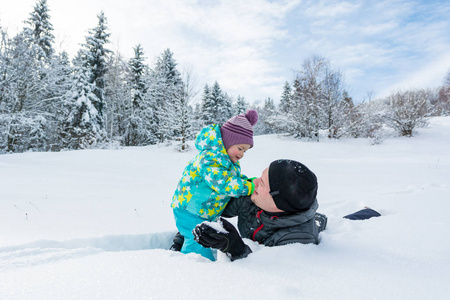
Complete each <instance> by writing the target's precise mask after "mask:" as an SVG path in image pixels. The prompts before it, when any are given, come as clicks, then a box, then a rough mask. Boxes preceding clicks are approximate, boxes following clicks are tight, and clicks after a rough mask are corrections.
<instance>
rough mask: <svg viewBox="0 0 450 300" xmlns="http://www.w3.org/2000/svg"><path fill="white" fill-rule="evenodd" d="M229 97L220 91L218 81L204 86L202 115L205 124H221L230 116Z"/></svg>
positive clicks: (230, 105)
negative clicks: (209, 85) (210, 85)
mask: <svg viewBox="0 0 450 300" xmlns="http://www.w3.org/2000/svg"><path fill="white" fill-rule="evenodd" d="M232 113H233V112H232V104H231V99H230V97H228V95H227V94H224V93H223V92H222V89H221V88H220V85H219V83H217V81H216V82H214V85H213V86H212V87H211V88H209V87H208V86H207V85H206V86H205V88H204V93H203V98H202V116H203V122H204V124H205V125H210V124H223V123H225V122H226V121H228V119H229V118H231V117H232Z"/></svg>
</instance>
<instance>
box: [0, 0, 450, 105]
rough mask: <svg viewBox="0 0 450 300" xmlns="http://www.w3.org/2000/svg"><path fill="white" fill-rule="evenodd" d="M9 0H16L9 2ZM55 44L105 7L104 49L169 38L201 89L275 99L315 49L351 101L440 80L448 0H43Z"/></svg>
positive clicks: (22, 14) (447, 50) (66, 41)
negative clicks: (207, 86) (108, 38)
mask: <svg viewBox="0 0 450 300" xmlns="http://www.w3.org/2000/svg"><path fill="white" fill-rule="evenodd" d="M13 2H14V3H13ZM35 2H36V1H35V0H19V1H11V0H0V24H1V25H2V27H4V28H7V31H8V32H9V34H10V35H12V34H14V33H16V32H17V30H19V29H21V28H22V27H23V25H22V21H23V20H25V19H27V18H28V16H29V13H30V12H31V11H32V8H33V6H34V4H35ZM47 2H48V5H49V8H50V10H51V11H50V14H51V18H52V19H51V21H52V24H53V26H54V29H55V36H56V42H57V43H56V48H57V49H59V50H66V51H68V52H69V53H70V54H74V53H75V52H76V51H77V50H78V49H79V44H81V43H84V37H85V36H86V35H87V31H88V29H90V28H93V27H95V26H96V24H97V17H96V15H97V14H98V13H100V11H102V10H103V11H104V12H105V15H106V17H107V18H108V24H109V28H110V32H111V33H112V36H111V42H112V43H111V45H110V49H112V50H114V51H118V52H120V53H121V54H122V55H123V56H125V57H126V58H129V57H131V56H132V55H133V50H132V48H133V47H135V46H136V45H137V44H139V43H140V44H141V45H142V46H143V49H144V52H145V55H146V57H147V58H148V60H147V62H148V63H149V64H150V65H152V64H153V62H154V60H155V59H156V57H157V56H158V55H159V54H160V53H162V51H163V50H164V49H167V48H170V49H171V50H172V52H173V53H174V57H175V59H176V60H177V62H178V63H179V68H180V70H181V71H183V70H188V69H191V70H192V72H193V73H194V75H195V77H196V82H197V87H198V89H199V90H200V91H201V90H202V88H203V86H204V84H210V85H212V84H213V83H214V81H217V82H218V83H219V84H220V85H221V87H222V89H223V90H224V91H225V92H227V93H228V94H229V95H230V96H233V97H234V98H236V97H237V96H238V95H241V96H244V97H245V99H246V100H247V101H248V102H254V101H258V100H260V101H261V100H264V99H265V98H267V97H271V98H273V99H275V101H278V99H279V97H280V95H281V92H282V88H283V85H284V82H285V81H289V82H292V80H293V79H294V77H295V74H296V71H298V70H300V69H301V67H302V63H303V61H304V60H305V59H306V58H308V57H310V56H312V55H320V56H323V57H326V58H328V59H329V60H330V63H331V66H332V67H333V68H335V69H338V70H340V71H341V72H342V73H343V74H344V76H345V84H346V87H347V89H348V91H349V92H350V95H351V96H352V97H353V98H354V101H355V102H360V101H363V100H368V97H369V95H371V97H372V99H373V98H376V97H383V96H386V95H388V94H389V93H391V92H393V91H397V90H399V89H407V88H408V89H409V88H427V87H435V86H438V85H440V84H442V82H443V80H444V77H445V75H446V74H447V72H448V71H450V34H449V32H450V1H444V0H442V1H407V0H405V1H396V0H389V1H328V0H327V1H312V0H311V1H306V0H285V1H269V0H245V1H242V0H229V1H226V0H223V1H212V0H211V1H207V0H198V1H194V0H128V1H123V0H96V1H92V0H77V1H69V0H48V1H47Z"/></svg>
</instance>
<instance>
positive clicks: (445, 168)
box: [0, 117, 450, 299]
mask: <svg viewBox="0 0 450 300" xmlns="http://www.w3.org/2000/svg"><path fill="white" fill-rule="evenodd" d="M191 145H192V144H191ZM194 155H195V151H194V150H192V151H191V152H187V153H182V154H180V153H178V152H175V151H174V150H172V148H171V147H164V146H149V147H139V148H125V149H121V150H85V151H70V152H60V153H23V154H13V155H1V156H0V299H445V298H447V297H448V295H449V291H450V290H449V288H448V282H450V258H449V257H450V238H449V237H450V218H449V213H450V118H449V117H446V118H434V119H432V120H431V122H430V125H429V126H428V127H427V128H422V129H419V130H418V134H417V136H416V137H414V138H391V139H388V140H386V141H384V142H383V143H382V144H381V145H376V146H372V145H370V143H369V142H368V141H367V140H363V139H360V140H353V139H352V140H341V141H328V140H325V139H323V141H322V142H320V143H307V142H301V141H298V140H294V139H291V138H286V137H277V136H276V135H270V136H258V137H256V138H255V147H254V148H253V149H251V150H249V151H248V152H247V154H246V157H244V159H243V160H242V161H241V165H242V170H243V173H244V174H246V175H248V176H251V177H253V176H259V175H260V173H261V171H262V170H263V169H264V168H265V167H267V166H268V165H269V163H270V162H271V161H272V160H274V159H277V158H292V159H295V160H298V161H300V162H303V163H304V164H306V165H307V166H308V167H309V168H310V169H311V170H312V171H314V172H315V173H316V175H317V177H318V180H319V194H318V200H319V205H320V207H319V212H321V213H325V214H326V215H327V216H328V218H329V219H328V228H327V230H326V231H324V232H323V233H321V236H320V237H321V243H320V244H319V245H318V246H316V245H299V244H295V245H288V246H281V247H273V248H269V247H264V246H260V245H258V244H255V243H253V242H252V241H250V240H245V241H246V243H247V244H248V245H249V246H250V247H251V248H252V249H253V253H252V254H251V255H250V256H249V257H248V258H246V259H243V260H239V261H235V262H230V261H229V260H228V258H227V257H225V256H224V255H223V254H221V253H219V254H218V261H217V262H210V261H209V260H207V259H204V258H202V257H200V256H198V255H195V254H190V255H183V254H180V253H175V252H172V251H168V250H166V249H168V247H169V246H170V244H171V238H172V236H173V234H174V233H175V232H176V228H175V225H174V221H173V216H172V211H171V209H170V206H169V205H170V199H171V196H172V193H173V191H174V188H175V186H176V183H177V180H178V179H179V177H180V175H181V172H182V170H183V168H184V166H185V164H186V163H187V161H188V160H189V159H190V158H191V157H193V156H194ZM364 206H369V207H371V208H373V209H375V210H377V211H379V212H380V213H381V214H382V215H383V216H382V217H380V218H373V219H370V220H366V221H350V220H347V219H343V218H342V216H344V215H346V214H348V213H351V212H354V211H357V210H359V209H361V208H363V207H364ZM232 221H233V222H235V220H232Z"/></svg>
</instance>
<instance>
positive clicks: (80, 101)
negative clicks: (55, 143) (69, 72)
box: [63, 66, 103, 149]
mask: <svg viewBox="0 0 450 300" xmlns="http://www.w3.org/2000/svg"><path fill="white" fill-rule="evenodd" d="M89 72H90V70H87V69H85V68H84V67H83V66H78V67H77V70H76V72H75V73H74V75H73V84H72V88H71V90H70V91H69V93H68V95H67V98H66V109H67V111H68V118H67V122H66V124H65V128H64V132H63V144H64V148H68V149H85V148H89V147H91V146H92V145H94V144H95V143H96V142H97V141H99V140H102V137H101V136H100V135H102V134H103V130H102V128H101V127H100V125H99V123H98V111H97V109H96V108H95V105H94V103H96V102H98V101H99V100H98V98H97V95H95V93H94V89H95V88H96V87H95V85H94V84H93V83H91V82H90V78H92V74H89Z"/></svg>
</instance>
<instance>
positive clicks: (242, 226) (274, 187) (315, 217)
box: [172, 159, 359, 260]
mask: <svg viewBox="0 0 450 300" xmlns="http://www.w3.org/2000/svg"><path fill="white" fill-rule="evenodd" d="M253 183H254V184H255V191H254V193H253V194H252V195H251V196H246V197H240V198H233V199H231V200H230V202H229V203H228V204H227V206H226V208H225V210H224V211H223V214H222V216H223V217H235V216H238V228H239V231H240V233H241V235H242V237H245V238H249V239H252V240H253V241H257V242H259V243H260V244H264V245H266V246H279V245H286V244H291V243H302V244H310V243H314V244H318V243H319V232H320V231H322V230H324V229H325V228H326V224H327V218H326V216H325V215H323V214H319V213H317V212H316V210H317V208H318V203H317V199H316V195H317V178H316V176H315V175H314V173H313V172H312V171H310V170H309V169H308V168H307V167H306V166H305V165H303V164H301V163H299V162H296V161H293V160H285V159H283V160H277V161H274V162H272V163H271V164H270V166H269V167H268V168H266V169H265V170H264V171H263V173H262V175H261V177H259V178H257V179H254V180H253ZM358 213H359V212H358ZM358 213H356V214H358ZM346 217H347V216H346ZM218 223H219V224H213V223H211V222H204V223H202V224H199V225H197V226H196V228H195V229H194V231H193V234H194V236H195V239H196V241H197V242H198V243H200V244H201V245H202V246H204V247H211V248H215V249H219V250H221V251H222V252H224V253H226V254H227V255H228V256H229V257H230V258H231V260H235V259H239V258H244V257H247V256H248V255H249V254H250V253H251V250H250V248H249V247H248V246H247V245H245V243H244V242H243V240H242V238H241V236H240V235H239V233H238V231H237V230H236V228H234V226H233V225H232V224H231V223H229V222H228V221H227V220H225V219H223V218H219V220H218ZM220 227H223V229H224V230H221V229H220ZM177 244H178V246H177ZM182 244H183V237H182V236H180V235H177V236H176V237H175V238H174V246H172V249H176V248H177V247H179V245H182Z"/></svg>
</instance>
